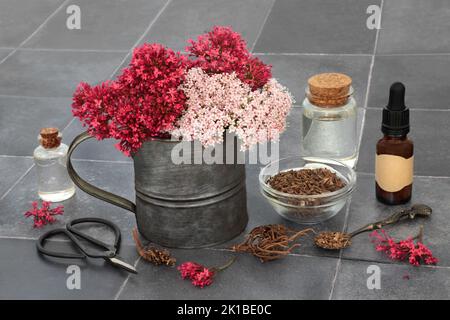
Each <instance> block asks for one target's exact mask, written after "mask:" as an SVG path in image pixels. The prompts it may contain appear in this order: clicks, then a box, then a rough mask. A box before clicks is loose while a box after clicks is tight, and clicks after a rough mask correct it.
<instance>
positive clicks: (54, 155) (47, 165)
mask: <svg viewBox="0 0 450 320" xmlns="http://www.w3.org/2000/svg"><path fill="white" fill-rule="evenodd" d="M61 139H62V135H61V133H60V132H59V130H58V129H57V128H43V129H41V132H40V135H39V137H38V141H39V146H38V147H37V148H36V149H35V150H34V153H33V157H34V162H35V164H36V168H37V176H38V195H39V197H40V198H41V199H42V200H44V201H51V202H59V201H64V200H66V199H69V198H70V197H72V196H73V195H74V194H75V185H74V183H73V182H72V180H71V179H70V177H69V174H68V173H67V168H66V161H67V151H68V149H69V148H68V147H67V145H65V144H64V143H61Z"/></svg>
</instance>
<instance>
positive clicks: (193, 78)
mask: <svg viewBox="0 0 450 320" xmlns="http://www.w3.org/2000/svg"><path fill="white" fill-rule="evenodd" d="M181 88H182V90H183V91H184V93H185V95H186V97H187V100H186V106H187V108H186V110H185V111H184V113H183V115H182V117H181V118H180V119H179V120H178V121H177V124H176V127H177V128H176V129H175V130H173V131H172V132H171V133H172V135H173V136H178V137H183V139H185V140H187V141H191V140H194V139H195V140H199V141H200V142H201V143H202V144H203V146H205V147H208V146H211V145H214V144H216V143H222V142H223V137H224V133H225V131H226V130H229V131H230V132H234V133H236V135H237V136H238V137H239V138H240V139H241V140H242V142H243V143H242V145H241V148H242V150H245V149H247V148H249V147H250V146H252V145H254V144H256V143H261V142H265V141H267V140H274V139H277V138H278V135H279V133H281V132H282V131H283V130H284V129H285V125H286V117H287V115H288V113H289V110H290V108H291V106H292V103H293V98H292V96H291V95H290V94H289V92H287V90H286V88H284V87H283V86H281V85H280V84H279V83H278V82H277V81H276V80H275V79H271V80H270V81H269V82H268V83H267V84H266V85H264V86H263V88H262V89H261V90H256V91H252V90H251V88H250V86H249V85H247V84H246V83H243V82H242V81H241V80H239V79H238V78H237V76H236V74H235V73H231V74H230V73H221V74H212V75H208V74H207V73H206V72H204V71H203V70H201V69H200V68H193V69H190V70H189V72H188V73H187V75H186V78H185V82H184V83H183V85H182V86H181Z"/></svg>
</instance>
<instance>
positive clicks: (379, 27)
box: [328, 0, 384, 300]
mask: <svg viewBox="0 0 450 320" xmlns="http://www.w3.org/2000/svg"><path fill="white" fill-rule="evenodd" d="M383 5H384V0H381V3H380V23H379V25H378V28H377V31H376V34H375V41H374V45H373V52H372V57H371V61H370V68H369V74H368V76H367V89H366V96H365V101H364V113H363V118H362V123H361V136H360V137H359V142H358V149H357V150H358V154H359V150H360V147H361V141H362V137H363V135H364V127H365V121H366V107H367V104H368V102H369V94H370V85H371V82H372V73H373V67H374V65H375V54H376V53H377V46H378V38H379V35H380V30H381V26H382V20H383ZM350 205H351V199H350V201H349V204H348V208H347V210H348V212H347V213H346V217H345V220H344V221H345V222H344V227H345V228H346V226H347V223H348V221H347V220H348V218H349V216H348V215H349V211H350ZM343 231H345V229H343ZM342 255H343V249H341V250H340V251H339V259H338V262H337V264H336V272H335V274H334V278H333V282H332V284H331V290H330V295H329V297H328V300H332V298H333V293H334V288H335V286H336V282H337V277H338V275H339V271H340V269H341V263H342Z"/></svg>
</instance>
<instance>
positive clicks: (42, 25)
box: [0, 0, 69, 64]
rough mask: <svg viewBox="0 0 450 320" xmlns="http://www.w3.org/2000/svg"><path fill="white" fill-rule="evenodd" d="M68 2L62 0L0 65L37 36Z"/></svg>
mask: <svg viewBox="0 0 450 320" xmlns="http://www.w3.org/2000/svg"><path fill="white" fill-rule="evenodd" d="M68 2H69V0H64V1H63V2H62V3H61V4H60V5H59V7H58V8H56V10H55V11H53V12H52V13H51V14H50V15H49V16H48V17H47V18H46V19H45V20H44V22H42V23H41V24H40V25H39V26H38V27H37V28H36V30H34V31H33V32H32V33H31V34H30V35H29V36H28V37H27V38H26V39H25V40H23V41H22V42H21V43H20V44H19V45H18V46H17V47H16V48H15V49H14V50H13V51H11V52H10V53H9V54H8V55H6V57H4V58H3V59H2V60H0V64H2V63H3V62H5V61H6V60H8V58H9V57H11V56H12V55H13V54H14V53H16V52H17V51H18V50H19V48H21V47H22V46H24V45H25V44H26V43H27V42H28V41H29V40H30V39H31V38H33V36H34V35H35V34H37V33H38V32H39V31H40V30H41V29H42V28H43V27H44V26H45V25H46V24H47V22H48V21H50V19H51V18H53V16H55V15H56V14H57V13H58V12H59V11H60V10H61V9H62V8H63V7H64V6H65V5H66V4H67V3H68Z"/></svg>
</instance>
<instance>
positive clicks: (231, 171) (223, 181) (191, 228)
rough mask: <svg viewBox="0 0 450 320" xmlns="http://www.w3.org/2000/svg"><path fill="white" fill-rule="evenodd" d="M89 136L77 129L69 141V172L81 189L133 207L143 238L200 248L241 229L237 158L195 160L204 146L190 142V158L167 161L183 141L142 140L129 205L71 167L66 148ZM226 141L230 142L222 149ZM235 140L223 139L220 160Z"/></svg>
mask: <svg viewBox="0 0 450 320" xmlns="http://www.w3.org/2000/svg"><path fill="white" fill-rule="evenodd" d="M89 138H91V136H90V135H89V134H88V133H87V132H85V133H82V134H80V135H79V136H77V137H76V138H75V139H74V141H73V142H72V144H71V145H70V148H69V151H68V160H67V170H68V172H69V175H70V177H71V178H72V180H73V182H74V183H75V184H76V185H77V186H78V187H79V188H80V189H81V190H83V191H85V192H86V193H88V194H90V195H92V196H94V197H96V198H99V199H101V200H104V201H107V202H109V203H111V204H114V205H116V206H119V207H121V208H124V209H126V210H129V211H132V212H134V213H135V214H136V220H137V226H138V229H139V232H140V233H141V234H142V235H143V236H144V237H145V238H146V239H148V240H150V241H152V242H154V243H157V244H159V245H162V246H166V247H173V248H200V247H207V246H212V245H215V244H218V243H222V242H225V241H227V240H230V239H232V238H234V237H236V236H237V235H239V234H240V233H241V232H242V231H243V230H244V229H245V227H246V225H247V221H248V215H247V201H246V190H245V165H244V164H238V163H237V161H233V164H220V163H213V164H206V163H204V162H202V163H201V164H199V163H197V164H196V163H194V162H195V159H197V160H198V159H202V153H203V152H204V148H202V147H201V148H195V147H194V143H192V148H191V149H190V150H191V152H190V154H189V155H188V156H189V158H190V159H191V163H181V164H176V163H174V161H172V156H173V150H174V148H177V147H180V146H181V145H180V144H184V146H186V142H179V141H172V140H166V139H154V140H151V141H148V142H145V143H144V144H143V146H142V147H141V149H140V150H139V151H138V152H137V153H136V154H135V155H134V157H133V160H134V176H135V189H136V204H134V203H133V202H131V201H129V200H127V199H125V198H122V197H120V196H117V195H114V194H112V193H110V192H107V191H104V190H101V189H99V188H97V187H95V186H93V185H91V184H89V183H88V182H86V181H85V180H83V179H82V178H81V177H80V176H79V175H78V174H77V173H76V172H75V170H74V168H73V166H72V163H71V156H72V153H73V151H74V150H75V149H76V147H77V146H78V145H79V144H80V143H82V142H83V141H85V140H87V139H89ZM233 140H234V138H233ZM231 142H232V143H233V145H234V147H233V148H226V145H227V143H231ZM237 145H238V144H237V143H236V141H230V139H229V138H227V139H225V142H224V143H223V145H222V147H223V150H222V151H223V159H224V160H225V159H226V158H227V155H226V152H227V149H230V150H232V152H233V153H234V155H237V154H238V150H237ZM183 151H184V152H186V151H185V149H183ZM184 158H186V155H184ZM228 159H229V158H228ZM233 159H235V160H236V157H233ZM197 162H198V161H197ZM224 162H225V161H224ZM229 162H230V161H229Z"/></svg>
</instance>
